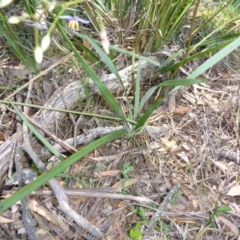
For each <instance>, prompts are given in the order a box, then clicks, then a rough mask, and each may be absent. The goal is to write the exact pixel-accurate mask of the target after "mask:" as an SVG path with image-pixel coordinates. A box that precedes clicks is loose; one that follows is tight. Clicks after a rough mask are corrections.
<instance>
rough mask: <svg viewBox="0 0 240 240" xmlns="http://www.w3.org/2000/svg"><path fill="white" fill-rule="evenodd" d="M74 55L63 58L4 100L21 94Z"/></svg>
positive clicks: (70, 54)
mask: <svg viewBox="0 0 240 240" xmlns="http://www.w3.org/2000/svg"><path fill="white" fill-rule="evenodd" d="M73 55H74V53H73V52H71V53H69V54H68V55H66V56H64V57H63V58H61V59H60V60H58V61H57V62H55V63H54V64H53V65H52V66H51V67H49V68H47V69H46V70H44V71H42V72H41V73H40V74H38V75H37V76H36V77H34V78H32V79H31V80H29V82H27V83H25V84H24V85H23V86H21V87H20V88H18V89H17V90H16V91H15V92H13V93H12V94H10V95H9V96H8V97H6V98H5V99H4V100H8V99H9V98H11V97H13V96H15V95H16V94H17V93H19V92H20V91H22V90H23V89H24V88H26V87H27V86H28V85H29V84H31V83H33V82H34V81H35V80H37V79H38V78H40V77H41V76H43V75H45V74H47V73H48V72H49V71H50V70H51V69H53V68H55V67H56V66H58V65H59V64H61V63H63V62H65V61H66V60H68V59H69V58H70V57H72V56H73Z"/></svg>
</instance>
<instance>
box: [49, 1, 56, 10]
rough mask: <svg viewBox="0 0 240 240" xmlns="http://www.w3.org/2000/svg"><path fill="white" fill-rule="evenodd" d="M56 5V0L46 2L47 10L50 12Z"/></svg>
mask: <svg viewBox="0 0 240 240" xmlns="http://www.w3.org/2000/svg"><path fill="white" fill-rule="evenodd" d="M55 6H56V1H52V2H48V5H47V8H48V11H49V12H51V11H52V10H53V9H54V8H55Z"/></svg>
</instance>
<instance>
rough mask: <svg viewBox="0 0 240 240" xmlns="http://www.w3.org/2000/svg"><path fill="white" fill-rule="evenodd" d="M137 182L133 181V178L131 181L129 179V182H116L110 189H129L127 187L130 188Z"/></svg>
mask: <svg viewBox="0 0 240 240" xmlns="http://www.w3.org/2000/svg"><path fill="white" fill-rule="evenodd" d="M137 182H138V180H137V179H135V178H132V179H129V180H127V181H126V182H124V183H123V182H121V181H119V182H116V183H115V184H114V185H113V186H112V187H113V188H114V187H122V186H124V187H129V186H131V185H133V184H135V183H137Z"/></svg>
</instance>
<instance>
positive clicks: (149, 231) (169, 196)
mask: <svg viewBox="0 0 240 240" xmlns="http://www.w3.org/2000/svg"><path fill="white" fill-rule="evenodd" d="M180 187H181V185H180V184H176V185H175V186H174V187H173V189H172V190H171V191H170V192H169V193H168V194H167V196H166V197H165V198H164V200H163V202H162V203H161V205H160V208H159V209H158V210H157V211H156V212H155V214H154V215H153V216H152V219H151V222H150V224H149V225H148V226H147V229H146V233H147V234H148V235H149V236H152V235H153V227H154V224H155V223H156V222H157V220H158V219H159V218H160V216H161V212H162V211H164V210H165V209H166V207H167V204H168V203H169V202H170V201H171V199H172V198H173V196H174V194H175V193H176V192H177V191H178V190H179V188H180Z"/></svg>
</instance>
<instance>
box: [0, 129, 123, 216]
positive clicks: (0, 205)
mask: <svg viewBox="0 0 240 240" xmlns="http://www.w3.org/2000/svg"><path fill="white" fill-rule="evenodd" d="M125 133H126V130H124V129H121V130H118V131H116V132H113V133H111V134H109V135H107V136H104V137H102V138H100V139H98V140H96V141H94V142H92V143H90V144H89V145H88V146H86V147H85V148H83V149H82V150H81V151H79V152H76V153H74V154H73V155H71V156H70V157H69V158H67V159H66V160H64V161H62V162H61V163H59V164H58V165H57V166H56V167H54V168H52V169H51V170H49V171H48V172H46V173H43V174H42V175H40V176H39V177H38V178H36V179H35V180H34V181H33V182H31V183H30V184H29V185H27V186H25V187H23V188H22V189H20V190H19V191H18V192H17V193H15V194H13V195H12V196H10V197H9V198H7V199H5V200H3V201H1V202H0V213H2V212H4V211H5V210H7V209H8V208H9V207H11V206H12V205H13V204H14V203H16V202H17V201H19V200H20V199H22V198H24V197H26V196H28V195H29V194H30V193H31V192H32V191H34V190H36V189H38V188H39V187H41V186H42V185H43V184H45V183H47V182H48V181H49V180H50V179H52V178H54V177H55V176H57V175H58V174H60V173H61V172H63V171H64V170H65V169H67V168H69V167H70V166H71V165H73V164H74V163H76V162H77V161H79V160H80V159H81V158H83V157H84V156H86V155H87V154H88V153H90V152H91V151H93V150H94V149H96V148H98V147H100V146H102V145H104V144H106V143H109V142H111V141H113V140H114V139H116V138H119V137H121V136H123V135H124V134H125Z"/></svg>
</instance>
